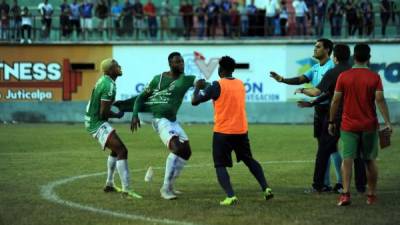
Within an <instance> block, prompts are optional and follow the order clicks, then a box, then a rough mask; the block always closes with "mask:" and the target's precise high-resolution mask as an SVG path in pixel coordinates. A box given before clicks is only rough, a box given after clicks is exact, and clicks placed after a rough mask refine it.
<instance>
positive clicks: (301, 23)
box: [292, 0, 308, 36]
mask: <svg viewBox="0 0 400 225" xmlns="http://www.w3.org/2000/svg"><path fill="white" fill-rule="evenodd" d="M292 5H293V8H294V12H295V16H296V28H297V35H299V36H301V35H306V14H307V13H308V8H307V5H306V3H305V2H304V0H294V1H293V3H292Z"/></svg>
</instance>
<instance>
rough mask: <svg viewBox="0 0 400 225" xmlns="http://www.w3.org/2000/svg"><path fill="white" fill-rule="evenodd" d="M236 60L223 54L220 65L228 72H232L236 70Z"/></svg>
mask: <svg viewBox="0 0 400 225" xmlns="http://www.w3.org/2000/svg"><path fill="white" fill-rule="evenodd" d="M235 65H236V63H235V60H234V59H232V58H231V57H229V56H223V57H222V58H221V59H220V60H219V66H220V67H222V69H223V70H225V71H226V72H229V73H232V72H233V71H234V70H235Z"/></svg>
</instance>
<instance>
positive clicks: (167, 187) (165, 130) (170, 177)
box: [131, 52, 204, 200]
mask: <svg viewBox="0 0 400 225" xmlns="http://www.w3.org/2000/svg"><path fill="white" fill-rule="evenodd" d="M168 62H169V66H170V71H167V72H163V73H161V74H160V75H156V76H155V77H154V78H153V79H152V80H151V82H150V83H149V84H148V85H147V86H146V87H145V89H144V90H143V92H142V93H141V94H140V95H138V96H137V98H136V101H135V104H134V106H133V116H132V121H131V131H132V132H133V131H136V130H137V129H138V127H140V120H139V116H138V113H139V112H151V114H152V115H153V121H152V125H153V128H154V129H155V131H156V132H157V133H158V134H159V136H160V138H161V140H162V142H163V143H164V144H165V145H166V146H167V148H168V149H169V150H170V153H169V155H168V157H167V160H166V165H165V176H164V184H163V186H162V187H161V189H160V193H161V197H162V198H164V199H167V200H171V199H176V198H177V196H176V194H178V191H176V190H174V187H173V185H174V182H175V180H176V178H177V177H178V176H179V174H180V173H181V171H182V169H183V167H184V166H185V164H186V162H187V160H188V159H189V158H190V155H191V154H192V153H191V148H190V145H189V138H188V136H187V135H186V133H185V131H184V130H183V129H182V127H181V126H180V124H179V123H178V122H177V120H176V114H177V112H178V110H179V107H180V106H181V104H182V100H183V97H184V96H185V93H186V91H187V90H188V89H189V88H191V87H193V86H194V83H195V82H196V81H195V80H196V77H195V76H189V75H185V74H184V60H183V58H182V56H181V54H180V53H178V52H173V53H171V54H170V55H169V56H168ZM203 82H204V80H203Z"/></svg>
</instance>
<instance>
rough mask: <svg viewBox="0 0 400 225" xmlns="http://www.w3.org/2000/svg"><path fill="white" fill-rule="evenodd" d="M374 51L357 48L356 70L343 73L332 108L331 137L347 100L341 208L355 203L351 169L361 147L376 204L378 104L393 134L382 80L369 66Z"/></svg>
mask: <svg viewBox="0 0 400 225" xmlns="http://www.w3.org/2000/svg"><path fill="white" fill-rule="evenodd" d="M370 52H371V50H370V48H369V46H368V45H367V44H357V45H356V46H355V47H354V62H355V65H354V66H353V68H352V69H350V70H347V71H345V72H343V73H341V74H340V76H339V78H338V81H337V83H336V88H335V94H334V96H333V99H332V104H331V108H330V114H329V115H330V116H329V127H328V130H329V133H330V134H331V135H334V133H335V131H334V130H335V125H334V123H335V122H334V119H335V115H336V113H337V111H338V107H339V104H340V102H341V101H342V99H343V114H342V123H341V127H340V129H341V132H340V133H341V142H342V151H343V152H342V155H343V163H342V173H343V193H342V194H341V195H340V198H339V202H338V206H344V205H349V204H350V203H351V200H350V192H349V187H350V178H351V169H352V166H353V159H354V158H355V157H356V155H357V148H358V147H359V146H361V148H360V150H361V157H362V158H363V159H364V160H365V162H366V172H367V183H368V192H367V204H373V203H374V202H375V201H376V184H377V180H378V168H377V166H376V157H377V156H378V132H377V130H378V126H379V124H378V118H377V115H376V109H375V103H376V105H377V106H378V108H379V111H380V112H381V114H382V117H383V119H384V121H385V128H386V129H387V130H388V133H389V134H390V133H391V132H392V125H391V123H390V117H389V111H388V108H387V105H386V101H385V97H384V95H383V87H382V81H381V78H380V77H379V75H378V74H376V73H375V72H373V71H372V70H370V69H368V67H367V64H368V62H369V59H370Z"/></svg>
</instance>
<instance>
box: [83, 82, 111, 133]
mask: <svg viewBox="0 0 400 225" xmlns="http://www.w3.org/2000/svg"><path fill="white" fill-rule="evenodd" d="M115 92H116V88H115V82H114V80H113V79H111V77H109V76H107V75H103V76H101V77H100V79H99V80H98V81H97V82H96V85H95V86H94V89H93V91H92V96H91V97H90V101H89V102H88V104H87V106H86V114H85V127H86V130H87V131H89V133H94V132H96V131H97V129H98V128H99V127H100V125H101V124H103V123H104V122H106V121H107V120H104V119H101V118H100V105H101V101H111V102H113V101H114V100H115Z"/></svg>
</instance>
